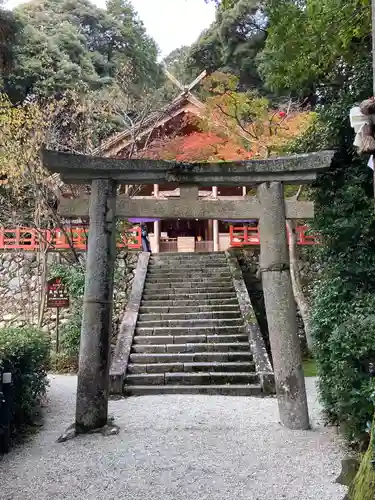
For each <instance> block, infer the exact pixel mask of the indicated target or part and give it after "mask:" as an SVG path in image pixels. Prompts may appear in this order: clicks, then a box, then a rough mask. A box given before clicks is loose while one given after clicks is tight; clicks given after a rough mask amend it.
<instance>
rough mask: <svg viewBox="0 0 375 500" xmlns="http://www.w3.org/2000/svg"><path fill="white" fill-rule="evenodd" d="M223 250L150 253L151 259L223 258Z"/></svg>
mask: <svg viewBox="0 0 375 500" xmlns="http://www.w3.org/2000/svg"><path fill="white" fill-rule="evenodd" d="M225 258H226V257H225V252H199V253H197V252H183V253H181V252H163V253H156V254H155V253H153V254H151V259H152V260H160V259H182V260H183V259H192V260H197V259H225Z"/></svg>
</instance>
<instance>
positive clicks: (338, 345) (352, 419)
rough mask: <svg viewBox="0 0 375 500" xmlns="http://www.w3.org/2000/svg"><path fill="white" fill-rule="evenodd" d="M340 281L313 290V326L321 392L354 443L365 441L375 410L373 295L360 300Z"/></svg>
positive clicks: (331, 418) (332, 415)
mask: <svg viewBox="0 0 375 500" xmlns="http://www.w3.org/2000/svg"><path fill="white" fill-rule="evenodd" d="M352 292H353V290H351V289H350V287H349V286H348V284H347V283H345V281H344V282H343V281H342V280H341V279H339V278H336V279H331V280H328V279H326V280H322V281H321V282H320V283H319V285H318V286H317V289H316V292H315V301H314V308H313V315H312V320H313V326H314V337H315V356H316V359H317V365H318V374H319V377H320V380H319V385H320V394H321V398H322V403H323V406H324V408H325V411H326V415H327V417H328V420H329V421H330V422H331V423H334V424H338V425H340V427H341V428H342V430H343V432H344V434H345V435H346V437H347V438H348V439H349V440H350V441H362V440H363V439H366V425H367V423H368V421H370V420H371V418H372V414H373V400H372V394H373V391H374V379H373V378H371V373H370V372H371V365H372V364H375V315H374V311H375V297H374V296H373V295H372V294H363V293H362V294H361V293H358V295H357V298H356V301H355V302H354V301H353V300H352Z"/></svg>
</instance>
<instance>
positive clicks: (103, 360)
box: [43, 151, 333, 433]
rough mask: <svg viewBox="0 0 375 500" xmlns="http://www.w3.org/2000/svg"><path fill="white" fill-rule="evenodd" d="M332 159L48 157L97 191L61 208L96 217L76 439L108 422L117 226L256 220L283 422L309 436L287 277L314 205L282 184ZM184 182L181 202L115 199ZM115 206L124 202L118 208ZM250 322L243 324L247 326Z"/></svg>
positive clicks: (71, 179)
mask: <svg viewBox="0 0 375 500" xmlns="http://www.w3.org/2000/svg"><path fill="white" fill-rule="evenodd" d="M332 157H333V152H331V151H323V152H319V153H311V154H305V155H296V156H292V157H287V158H272V159H267V160H252V161H242V162H228V163H218V164H215V163H212V164H210V168H209V169H208V168H207V164H199V163H198V164H186V163H178V162H168V161H159V160H131V159H130V160H118V159H109V158H100V157H89V156H81V155H74V154H69V153H59V152H56V151H44V152H43V163H44V166H45V167H46V168H47V169H49V170H50V171H51V172H53V173H58V174H60V176H61V179H62V181H63V182H65V183H68V184H91V195H90V197H89V198H88V197H85V196H83V197H81V198H79V199H76V200H66V199H61V201H60V207H59V212H60V214H61V215H62V216H63V217H71V218H77V217H89V220H90V226H89V239H88V251H87V264H86V280H85V295H84V306H83V321H82V331H81V347H80V358H79V373H78V390H77V404H76V422H75V426H74V432H77V433H83V432H87V431H90V430H92V429H97V428H100V427H103V426H105V425H106V423H107V419H108V391H109V364H110V363H109V362H110V360H109V356H110V337H111V329H112V309H113V279H114V276H113V275H114V259H115V253H116V239H115V233H116V231H115V228H116V217H119V218H125V219H128V218H132V217H153V218H171V219H177V218H198V219H225V220H238V219H244V220H248V219H259V228H260V242H261V255H260V271H261V275H262V283H263V292H264V299H265V305H266V312H267V321H268V327H269V335H270V343H271V349H272V357H273V365H274V366H273V368H274V373H275V384H276V394H277V399H278V405H279V412H280V421H281V423H282V424H283V425H285V426H286V427H287V428H289V429H308V428H309V416H308V408H307V399H306V391H305V380H304V375H303V370H302V359H301V352H300V346H299V338H298V329H297V319H296V305H295V301H294V296H293V289H292V283H291V276H290V268H289V254H288V252H289V250H288V242H287V234H286V219H308V218H312V217H313V216H314V206H313V203H312V202H307V201H294V200H293V201H292V200H285V199H284V184H298V185H299V184H307V183H311V182H313V181H314V180H315V179H316V178H317V174H318V173H319V172H321V171H324V170H325V169H327V168H328V167H329V165H330V164H331V160H332ZM170 182H173V183H178V184H179V185H180V188H181V196H180V198H179V199H173V200H161V199H156V198H155V199H131V198H130V197H129V196H126V195H121V196H117V190H116V186H117V185H118V184H133V185H134V184H138V185H144V184H148V185H150V184H151V185H152V184H160V183H170ZM238 185H247V186H254V185H257V197H246V198H242V199H239V200H220V199H204V200H201V199H199V198H198V187H199V186H238ZM116 198H117V199H116ZM245 320H246V318H245Z"/></svg>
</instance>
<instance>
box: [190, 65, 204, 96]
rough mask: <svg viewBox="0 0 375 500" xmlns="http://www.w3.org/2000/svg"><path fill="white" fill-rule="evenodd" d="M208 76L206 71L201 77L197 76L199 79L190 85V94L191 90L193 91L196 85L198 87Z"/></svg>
mask: <svg viewBox="0 0 375 500" xmlns="http://www.w3.org/2000/svg"><path fill="white" fill-rule="evenodd" d="M206 75H207V71H206V70H203V71H202V73H201V74H200V75H198V76H197V78H196V79H195V80H194V81H193V82H191V84H190V85H189V87H188V89H189V92H190V91H191V90H193V88H194V87H195V86H196V85H198V83H199V82H200V81H201V80H203V78H205V77H206Z"/></svg>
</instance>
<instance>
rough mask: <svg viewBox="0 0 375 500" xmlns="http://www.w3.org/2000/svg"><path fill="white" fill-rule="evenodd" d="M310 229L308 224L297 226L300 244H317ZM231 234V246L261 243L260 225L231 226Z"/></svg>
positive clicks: (298, 242)
mask: <svg viewBox="0 0 375 500" xmlns="http://www.w3.org/2000/svg"><path fill="white" fill-rule="evenodd" d="M308 231H309V228H308V227H307V226H298V227H297V228H296V236H297V244H298V245H315V243H316V241H315V238H314V236H312V235H311V234H307V233H308ZM229 234H230V246H231V247H241V246H243V245H259V244H260V240H259V230H258V227H247V226H238V227H237V226H229Z"/></svg>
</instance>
